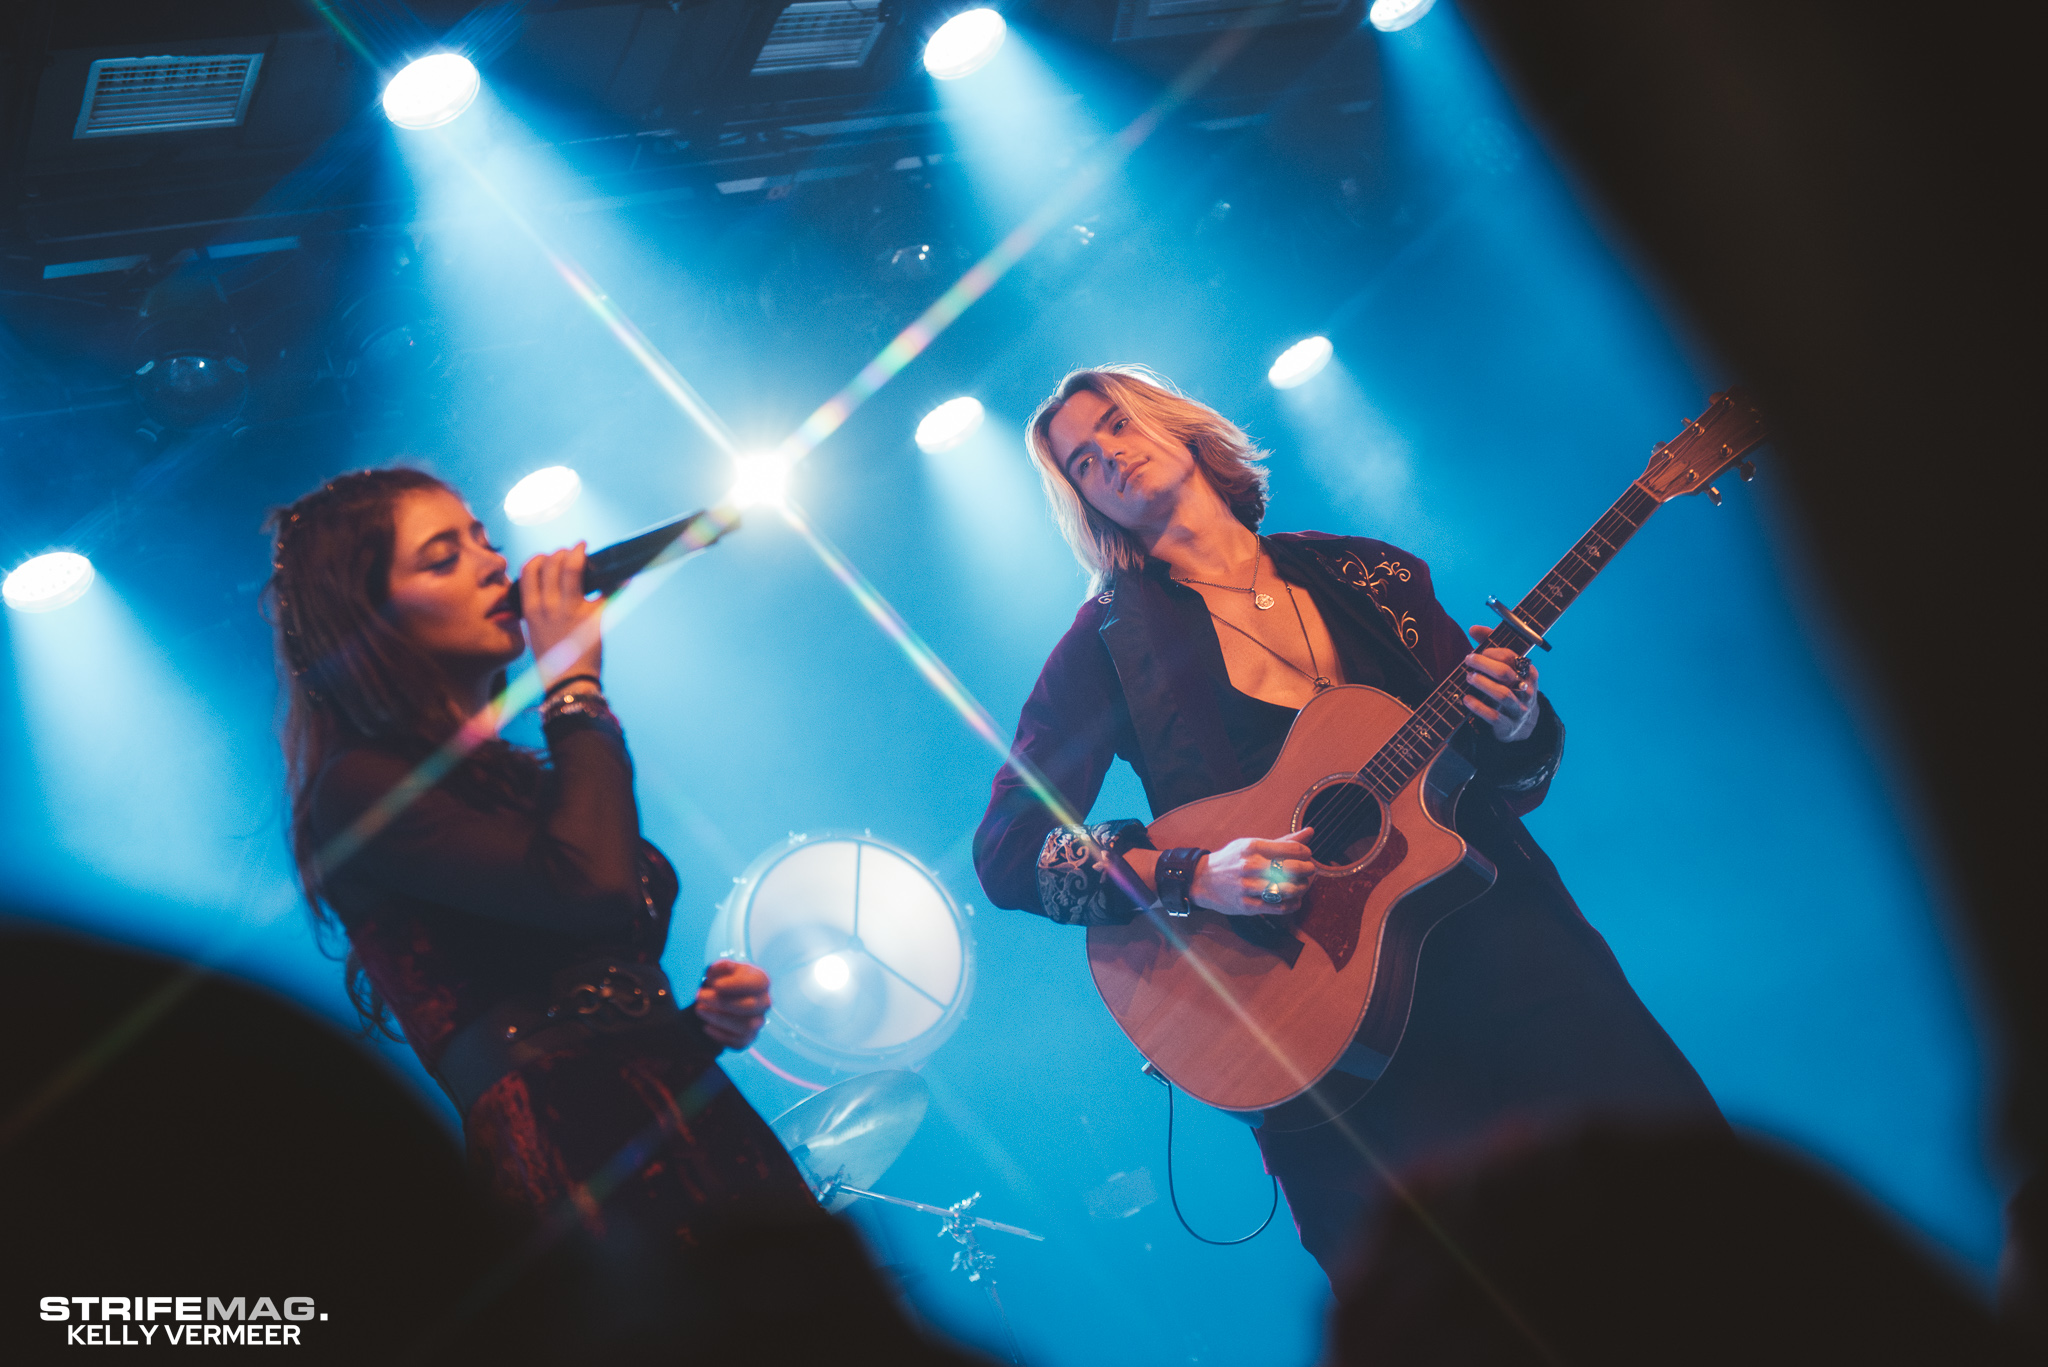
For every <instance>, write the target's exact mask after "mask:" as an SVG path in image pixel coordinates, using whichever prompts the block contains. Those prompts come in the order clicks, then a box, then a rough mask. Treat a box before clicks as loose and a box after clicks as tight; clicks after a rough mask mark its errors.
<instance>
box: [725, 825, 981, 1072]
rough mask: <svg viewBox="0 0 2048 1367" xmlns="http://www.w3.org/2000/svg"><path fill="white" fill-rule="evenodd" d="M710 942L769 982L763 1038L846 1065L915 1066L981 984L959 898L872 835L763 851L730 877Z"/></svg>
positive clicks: (807, 839) (807, 840)
mask: <svg viewBox="0 0 2048 1367" xmlns="http://www.w3.org/2000/svg"><path fill="white" fill-rule="evenodd" d="M705 950H706V952H707V953H708V954H709V956H710V957H711V958H714V959H740V960H743V961H745V962H747V963H751V964H759V965H760V966H761V967H762V968H764V969H766V970H767V972H768V976H769V977H770V978H772V979H773V980H774V982H775V1010H774V1011H773V1012H771V1013H770V1014H769V1016H768V1030H767V1034H766V1035H764V1036H763V1041H764V1042H766V1041H769V1040H772V1041H774V1042H776V1043H777V1044H780V1045H782V1046H784V1047H786V1048H788V1049H790V1050H792V1051H794V1052H795V1053H797V1054H800V1055H802V1056H803V1057H805V1058H807V1059H810V1060H812V1061H813V1062H816V1063H823V1064H828V1065H830V1066H831V1067H832V1068H834V1069H836V1070H840V1071H846V1072H856V1073H859V1072H867V1071H869V1070H870V1069H874V1068H910V1067H915V1066H916V1065H917V1063H918V1062H919V1061H920V1060H922V1059H924V1058H926V1057H928V1056H930V1054H931V1052H932V1051H933V1050H934V1049H936V1048H938V1047H939V1045H941V1044H943V1043H944V1042H945V1040H946V1038H947V1036H949V1035H951V1034H952V1033H953V1029H954V1027H955V1026H957V1025H958V1024H959V1023H960V1018H961V1017H962V1015H964V1014H965V1012H966V1010H967V1001H968V997H969V995H970V993H971V992H972V990H973V986H974V942H973V939H972V938H971V936H970V934H969V932H968V920H967V917H966V915H965V914H964V913H963V912H962V911H961V908H960V906H959V904H958V903H956V902H955V901H954V900H953V899H952V897H951V896H950V895H949V894H948V893H947V892H946V889H945V887H944V885H943V884H941V883H940V882H939V880H938V879H937V878H936V877H935V876H934V875H933V874H932V872H931V870H929V869H927V868H925V866H924V865H922V864H920V863H918V862H917V860H916V859H914V858H912V857H911V855H910V854H909V853H908V852H906V851H904V850H901V849H899V848H897V847H896V846H894V845H891V844H889V843H888V842H887V841H884V840H877V839H875V837H873V836H871V835H866V834H862V835H818V836H810V835H793V836H791V837H790V838H789V839H788V840H787V841H785V842H783V843H782V844H779V845H776V846H775V847H774V848H772V849H770V850H768V851H767V852H766V853H764V854H763V855H762V856H761V857H760V858H758V859H756V860H755V861H754V862H753V863H752V864H751V865H749V866H748V868H747V870H746V872H745V873H743V874H741V875H740V877H739V878H738V879H737V880H735V882H734V884H733V890H732V894H731V895H730V896H729V897H727V898H726V900H725V902H724V903H723V904H722V905H721V906H720V907H719V909H718V915H717V916H716V917H715V918H713V920H712V923H711V933H710V935H709V937H708V938H707V939H706V941H705ZM693 971H694V970H693Z"/></svg>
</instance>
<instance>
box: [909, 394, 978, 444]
mask: <svg viewBox="0 0 2048 1367" xmlns="http://www.w3.org/2000/svg"><path fill="white" fill-rule="evenodd" d="M984 416H986V415H985V414H984V413H983V411H982V407H981V400H979V399H969V398H959V399H948V400H946V402H944V403H942V404H940V405H939V406H938V407H937V408H934V409H933V410H932V411H931V412H929V413H927V414H925V415H924V421H923V422H921V423H919V424H918V425H917V446H918V449H919V450H920V451H925V452H928V453H929V454H931V455H937V454H938V453H939V452H941V451H950V450H952V449H953V448H954V447H956V446H958V445H959V444H960V443H961V442H963V441H966V440H967V439H968V438H969V437H971V436H973V435H974V434H975V433H976V432H978V431H980V430H981V421H982V418H983V417H984Z"/></svg>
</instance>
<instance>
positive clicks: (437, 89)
mask: <svg viewBox="0 0 2048 1367" xmlns="http://www.w3.org/2000/svg"><path fill="white" fill-rule="evenodd" d="M482 88H483V80H482V78H481V77H479V76H478V75H477V74H476V67H475V66H473V65H471V63H470V60H469V58H467V57H464V56H462V55H461V54H459V53H454V52H436V53H432V54H430V55H429V56H425V57H422V58H420V59H419V60H418V61H416V62H414V63H412V64H411V65H409V66H407V67H406V68H405V69H404V70H403V71H401V72H399V73H398V74H397V75H396V76H393V77H392V78H391V84H389V85H387V86H385V87H384V116H385V117H386V118H388V119H390V120H391V122H393V123H395V124H397V125H398V126H399V127H400V128H439V127H440V126H441V125H442V124H445V123H453V122H454V121H455V120H456V119H457V118H459V117H461V115H462V111H463V110H465V109H467V108H469V107H470V106H471V105H472V104H474V103H476V96H477V91H479V90H480V89H482Z"/></svg>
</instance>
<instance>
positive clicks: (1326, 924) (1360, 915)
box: [1299, 826, 1408, 972]
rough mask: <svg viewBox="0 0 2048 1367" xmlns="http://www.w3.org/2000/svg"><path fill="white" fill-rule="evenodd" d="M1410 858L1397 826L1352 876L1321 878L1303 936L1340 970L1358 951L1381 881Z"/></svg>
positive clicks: (1303, 923) (1313, 890) (1304, 915)
mask: <svg viewBox="0 0 2048 1367" xmlns="http://www.w3.org/2000/svg"><path fill="white" fill-rule="evenodd" d="M1407 857H1408V837H1407V836H1405V835H1403V834H1402V833H1401V830H1400V828H1399V827H1398V826H1397V827H1395V828H1393V829H1392V830H1389V831H1388V832H1387V838H1386V839H1385V840H1384V841H1383V842H1381V844H1380V848H1379V852H1378V853H1377V854H1375V855H1374V856H1373V857H1372V859H1371V861H1370V862H1369V863H1367V864H1365V865H1364V866H1363V867H1361V868H1358V869H1354V870H1353V871H1352V872H1350V873H1344V874H1328V875H1323V876H1320V877H1318V878H1317V879H1316V881H1315V882H1313V883H1311V884H1309V889H1308V908H1307V910H1306V911H1305V912H1303V913H1302V916H1301V920H1300V922H1299V927H1300V930H1301V933H1302V934H1304V935H1306V936H1308V938H1309V939H1311V940H1314V941H1315V942H1316V943H1317V944H1319V945H1321V946H1322V948H1323V953H1325V954H1327V955H1329V956H1330V962H1331V963H1333V964H1335V965H1336V966H1337V968H1338V971H1340V972H1341V971H1343V969H1344V966H1345V965H1347V964H1349V963H1350V962H1351V956H1352V955H1354V954H1356V953H1357V952H1358V937H1359V931H1360V929H1361V927H1362V926H1363V924H1364V921H1365V904H1366V901H1367V900H1368V899H1369V898H1371V896H1372V891H1373V889H1374V888H1376V887H1378V886H1379V885H1380V880H1381V879H1382V878H1385V877H1386V876H1387V875H1388V874H1389V873H1392V872H1393V871H1394V870H1395V869H1396V868H1397V867H1399V866H1400V863H1401V861H1402V860H1403V859H1406V858H1407Z"/></svg>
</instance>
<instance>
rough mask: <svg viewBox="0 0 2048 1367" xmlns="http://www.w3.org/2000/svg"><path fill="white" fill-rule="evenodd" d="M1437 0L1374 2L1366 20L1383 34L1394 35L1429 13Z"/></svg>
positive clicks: (1384, 0) (1378, 0)
mask: <svg viewBox="0 0 2048 1367" xmlns="http://www.w3.org/2000/svg"><path fill="white" fill-rule="evenodd" d="M1434 4H1436V0H1372V8H1371V9H1370V10H1368V11H1366V18H1368V19H1370V20H1372V26H1373V27H1374V28H1376V29H1378V30H1379V31H1380V32H1381V33H1394V32H1398V31H1399V30H1401V29H1404V28H1407V27H1408V26H1409V25H1410V24H1412V23H1414V22H1415V21H1416V20H1418V19H1420V18H1421V17H1422V16H1423V15H1425V14H1427V13H1429V10H1430V6H1432V5H1434Z"/></svg>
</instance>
